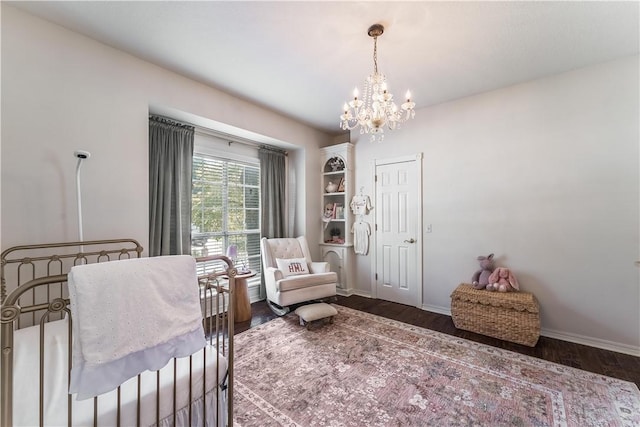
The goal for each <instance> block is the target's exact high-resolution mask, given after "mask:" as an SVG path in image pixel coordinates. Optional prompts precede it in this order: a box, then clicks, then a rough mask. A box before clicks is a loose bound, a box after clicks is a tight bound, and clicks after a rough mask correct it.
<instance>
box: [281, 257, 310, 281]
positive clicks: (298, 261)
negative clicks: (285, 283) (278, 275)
mask: <svg viewBox="0 0 640 427" xmlns="http://www.w3.org/2000/svg"><path fill="white" fill-rule="evenodd" d="M276 264H277V265H278V270H280V271H281V272H282V275H283V276H284V277H288V276H297V275H300V274H309V265H308V264H307V260H306V259H305V258H289V259H282V258H276Z"/></svg>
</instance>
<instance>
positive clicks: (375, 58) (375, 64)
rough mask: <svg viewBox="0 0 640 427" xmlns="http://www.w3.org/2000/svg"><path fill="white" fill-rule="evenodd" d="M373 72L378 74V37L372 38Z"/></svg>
mask: <svg viewBox="0 0 640 427" xmlns="http://www.w3.org/2000/svg"><path fill="white" fill-rule="evenodd" d="M373 72H374V74H378V36H375V37H374V38H373Z"/></svg>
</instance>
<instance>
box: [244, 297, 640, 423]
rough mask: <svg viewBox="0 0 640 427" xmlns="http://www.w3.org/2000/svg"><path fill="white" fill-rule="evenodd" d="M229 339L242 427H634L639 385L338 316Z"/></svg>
mask: <svg viewBox="0 0 640 427" xmlns="http://www.w3.org/2000/svg"><path fill="white" fill-rule="evenodd" d="M335 307H336V308H337V309H338V315H337V316H336V317H335V322H334V323H333V324H325V325H323V326H320V325H318V327H312V328H311V329H310V330H307V329H306V328H304V327H302V326H300V325H299V323H298V317H297V316H296V315H294V314H289V315H287V316H285V317H283V318H278V319H274V320H272V321H270V322H267V323H265V324H263V325H260V326H258V327H256V328H252V329H249V330H248V331H245V332H243V333H241V334H239V335H237V336H236V338H235V354H236V358H235V399H234V400H235V401H234V421H235V422H236V423H237V424H238V425H241V426H243V427H249V426H261V427H263V426H304V427H308V426H358V427H361V426H491V427H493V426H576V427H586V426H640V391H638V388H637V387H636V385H635V384H633V383H631V382H627V381H622V380H618V379H614V378H610V377H605V376H602V375H597V374H593V373H590V372H586V371H581V370H578V369H574V368H570V367H566V366H562V365H558V364H555V363H551V362H547V361H544V360H541V359H536V358H533V357H529V356H524V355H521V354H518V353H513V352H510V351H506V350H502V349H498V348H494V347H490V346H487V345H483V344H478V343H475V342H472V341H468V340H464V339H460V338H456V337H453V336H449V335H445V334H442V333H439V332H434V331H430V330H428V329H423V328H419V327H415V326H411V325H407V324H405V323H401V322H397V321H393V320H388V319H385V318H382V317H379V316H375V315H372V314H368V313H364V312H360V311H357V310H352V309H349V308H345V307H341V306H335Z"/></svg>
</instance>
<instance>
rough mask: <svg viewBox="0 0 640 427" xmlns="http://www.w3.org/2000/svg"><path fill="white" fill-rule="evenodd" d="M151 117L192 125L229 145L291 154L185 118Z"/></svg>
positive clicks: (199, 131) (203, 133)
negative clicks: (224, 140) (187, 120)
mask: <svg viewBox="0 0 640 427" xmlns="http://www.w3.org/2000/svg"><path fill="white" fill-rule="evenodd" d="M149 118H150V119H151V118H156V119H161V120H168V121H170V122H175V124H177V125H180V124H182V125H184V126H192V127H193V128H194V131H195V133H199V134H201V135H209V136H215V137H217V138H220V139H226V140H227V144H228V145H229V146H231V144H232V143H236V144H243V145H248V146H250V147H254V148H266V149H268V150H273V151H279V152H281V153H284V154H285V156H287V155H289V153H288V152H287V151H286V150H283V149H281V148H277V147H273V146H271V145H266V144H263V143H260V142H256V141H252V140H250V139H246V138H242V137H239V136H236V135H231V134H228V133H224V132H220V131H217V130H213V129H209V128H206V127H204V126H200V125H196V124H194V123H189V122H185V121H184V120H176V119H174V118H171V117H166V116H161V115H159V114H150V115H149Z"/></svg>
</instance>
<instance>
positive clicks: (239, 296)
mask: <svg viewBox="0 0 640 427" xmlns="http://www.w3.org/2000/svg"><path fill="white" fill-rule="evenodd" d="M256 274H257V273H256V272H255V271H249V272H248V273H244V274H240V273H238V275H237V276H236V294H235V300H234V303H233V311H234V322H235V323H237V322H246V321H247V320H251V301H249V290H248V289H247V279H250V278H251V277H254V276H255V275H256Z"/></svg>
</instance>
